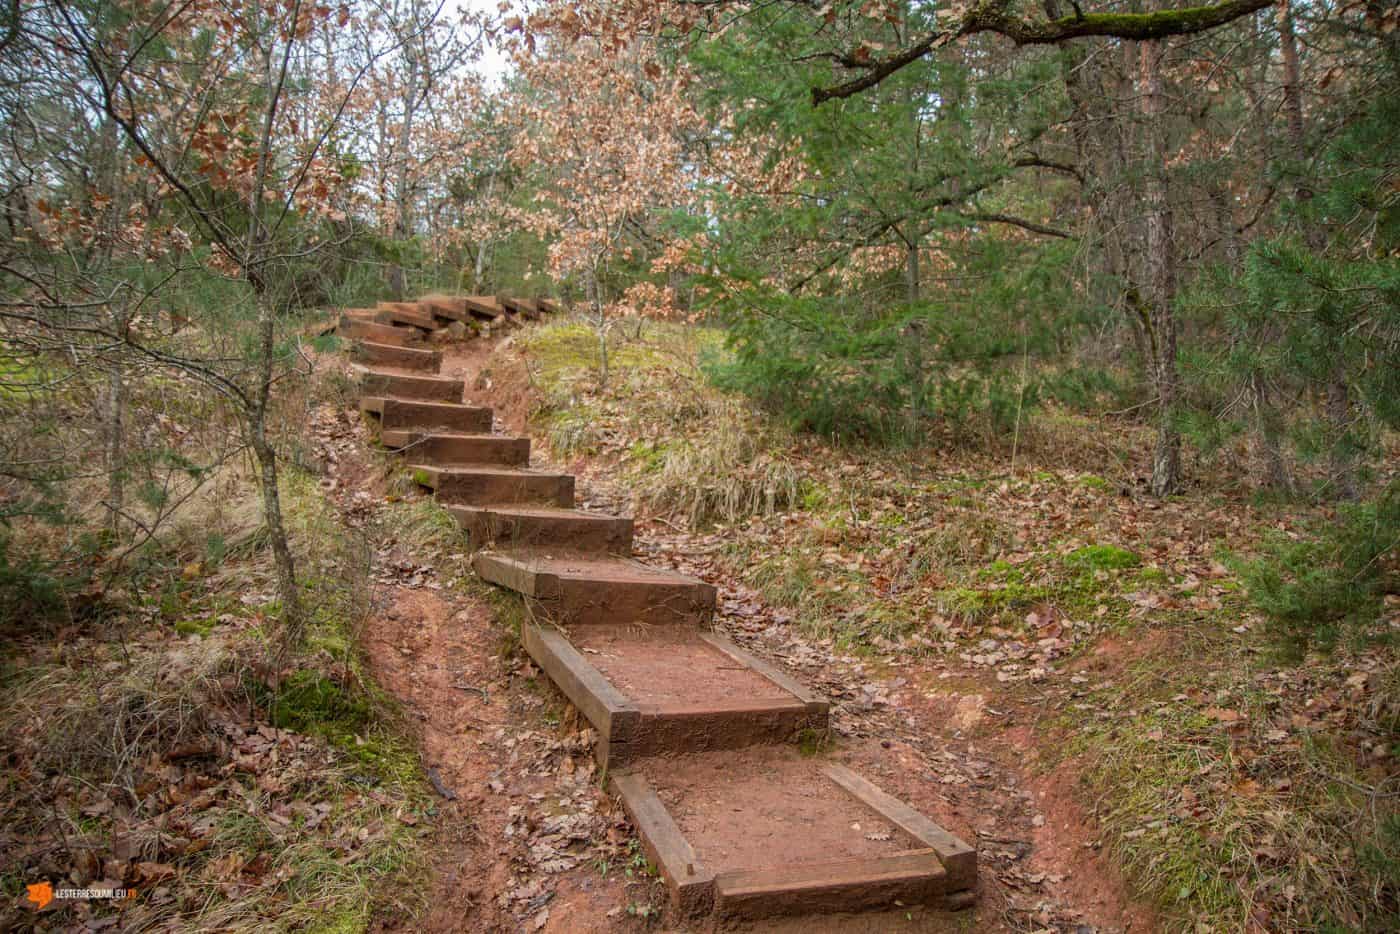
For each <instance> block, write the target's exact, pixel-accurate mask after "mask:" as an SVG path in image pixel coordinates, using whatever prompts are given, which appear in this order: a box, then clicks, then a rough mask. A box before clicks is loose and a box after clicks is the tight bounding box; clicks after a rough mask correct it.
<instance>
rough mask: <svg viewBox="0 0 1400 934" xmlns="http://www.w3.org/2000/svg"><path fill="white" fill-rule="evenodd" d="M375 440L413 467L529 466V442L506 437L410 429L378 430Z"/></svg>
mask: <svg viewBox="0 0 1400 934" xmlns="http://www.w3.org/2000/svg"><path fill="white" fill-rule="evenodd" d="M379 440H380V443H382V444H383V445H384V446H385V447H386V448H389V449H391V450H394V451H398V452H399V453H401V454H403V455H404V456H406V457H407V458H409V459H410V460H411V461H413V462H414V463H416V464H424V465H429V466H433V467H451V466H454V465H461V464H492V465H502V466H507V467H523V466H525V465H526V464H528V463H530V439H529V438H523V437H520V438H516V437H510V436H507V435H494V434H486V433H481V434H476V433H472V434H467V433H456V432H444V431H429V432H425V431H414V430H411V429H408V430H405V429H388V430H385V429H381V430H380V432H379Z"/></svg>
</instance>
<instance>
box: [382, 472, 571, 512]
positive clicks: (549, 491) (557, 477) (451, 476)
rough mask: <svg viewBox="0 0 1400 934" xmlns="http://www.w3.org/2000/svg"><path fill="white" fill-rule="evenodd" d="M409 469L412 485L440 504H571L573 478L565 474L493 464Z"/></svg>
mask: <svg viewBox="0 0 1400 934" xmlns="http://www.w3.org/2000/svg"><path fill="white" fill-rule="evenodd" d="M409 469H410V470H411V471H412V475H413V480H414V482H415V483H417V484H418V485H419V486H425V487H428V488H429V489H431V490H432V491H433V493H434V494H435V495H436V497H437V499H438V500H439V501H441V502H442V503H444V504H455V505H465V506H473V505H483V504H486V503H530V504H536V505H549V506H563V507H566V508H567V507H569V506H572V505H573V504H574V478H573V477H572V476H570V475H569V474H559V473H551V472H549V471H545V470H531V469H529V468H525V467H503V466H499V465H495V464H454V465H452V466H451V467H443V466H438V465H435V464H413V465H412V466H410V468H409Z"/></svg>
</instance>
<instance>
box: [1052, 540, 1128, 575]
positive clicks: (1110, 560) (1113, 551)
mask: <svg viewBox="0 0 1400 934" xmlns="http://www.w3.org/2000/svg"><path fill="white" fill-rule="evenodd" d="M1065 563H1066V564H1069V565H1079V566H1081V567H1087V568H1091V569H1092V570H1095V571H1109V570H1122V569H1123V568H1135V567H1137V566H1138V565H1139V564H1141V563H1142V559H1141V558H1140V557H1138V555H1137V554H1136V553H1135V552H1131V551H1129V550H1127V549H1126V548H1119V547H1118V546H1116V545H1085V546H1084V547H1083V548H1077V549H1075V550H1074V551H1072V552H1070V553H1069V554H1068V555H1065Z"/></svg>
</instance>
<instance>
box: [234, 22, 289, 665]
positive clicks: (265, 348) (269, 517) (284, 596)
mask: <svg viewBox="0 0 1400 934" xmlns="http://www.w3.org/2000/svg"><path fill="white" fill-rule="evenodd" d="M290 54H291V40H288V44H287V48H286V50H285V52H284V56H283V59H282V64H281V71H280V74H274V73H273V62H272V53H271V51H270V50H269V52H268V55H267V62H266V65H265V67H266V69H267V76H268V90H269V92H270V93H269V99H268V105H267V111H266V112H265V113H264V121H263V133H262V147H261V149H260V150H259V152H258V165H257V172H256V174H255V175H254V176H253V185H252V188H251V190H250V191H249V193H248V238H247V241H246V243H247V245H246V248H245V251H244V262H243V274H244V276H245V277H246V278H247V280H248V284H249V285H250V286H251V287H252V289H253V293H254V294H255V295H256V297H257V303H258V344H257V351H256V353H257V356H256V358H255V370H254V373H255V377H254V378H255V379H256V383H255V384H254V386H253V392H252V393H251V399H250V404H249V405H248V406H247V407H246V408H245V409H244V411H243V412H242V415H243V418H244V423H245V424H246V425H247V429H246V434H247V440H248V444H249V446H250V447H251V448H252V449H253V455H254V456H255V457H256V458H257V461H258V486H259V487H260V492H261V493H262V499H263V522H264V524H265V525H266V526H267V533H268V540H269V542H270V544H271V546H272V558H273V564H274V566H275V567H276V569H277V597H278V599H279V600H280V601H281V604H282V613H281V618H282V626H283V630H284V636H285V638H286V644H288V645H294V644H295V643H296V642H298V641H300V639H301V635H302V624H303V622H304V618H303V616H302V611H301V599H300V594H299V592H298V590H297V577H296V564H295V562H294V561H293V559H292V550H291V547H290V545H289V544H288V542H287V529H286V526H285V525H284V524H283V522H282V497H281V493H280V492H279V491H278V488H277V452H276V450H275V449H274V448H273V446H272V444H271V442H269V441H268V438H267V415H268V404H269V402H270V401H271V399H272V384H273V377H274V376H275V363H276V352H277V312H276V307H275V304H274V301H273V296H272V294H271V290H270V289H269V285H268V282H267V280H266V279H265V278H264V277H265V276H266V274H267V270H266V268H265V266H264V263H265V261H266V259H267V254H268V233H267V228H266V227H265V226H264V224H263V215H262V211H263V191H264V190H265V189H266V186H267V178H268V171H269V162H270V159H271V155H272V127H273V123H274V121H275V119H276V117H277V105H278V101H279V100H280V98H281V91H282V87H283V85H284V84H285V82H286V78H287V56H290Z"/></svg>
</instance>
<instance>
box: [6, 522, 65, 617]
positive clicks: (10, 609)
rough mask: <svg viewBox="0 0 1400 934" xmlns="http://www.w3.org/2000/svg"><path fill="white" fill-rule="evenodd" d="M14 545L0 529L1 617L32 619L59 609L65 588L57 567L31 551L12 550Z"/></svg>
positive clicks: (9, 537) (8, 536) (51, 613)
mask: <svg viewBox="0 0 1400 934" xmlns="http://www.w3.org/2000/svg"><path fill="white" fill-rule="evenodd" d="M11 545H12V540H11V536H10V535H9V534H7V533H5V532H4V531H3V530H0V617H3V618H5V619H10V620H20V619H27V620H30V621H33V620H34V619H36V618H43V617H47V616H51V615H53V614H54V613H56V612H58V610H59V609H60V608H61V607H62V605H63V594H64V588H63V583H62V581H61V580H60V578H59V576H58V571H57V569H56V568H55V567H54V566H53V565H52V564H51V563H50V562H48V561H45V560H43V559H42V558H40V557H39V556H38V555H35V554H33V553H32V552H31V553H26V554H24V555H13V554H11Z"/></svg>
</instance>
